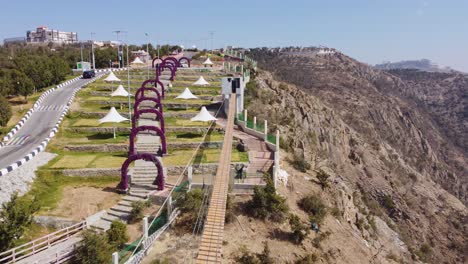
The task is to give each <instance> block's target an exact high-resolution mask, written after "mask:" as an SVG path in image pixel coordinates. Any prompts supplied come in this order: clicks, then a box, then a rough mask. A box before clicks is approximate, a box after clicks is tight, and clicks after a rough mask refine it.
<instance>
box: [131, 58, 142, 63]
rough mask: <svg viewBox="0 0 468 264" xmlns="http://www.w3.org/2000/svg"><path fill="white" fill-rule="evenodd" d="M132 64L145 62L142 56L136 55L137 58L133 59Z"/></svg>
mask: <svg viewBox="0 0 468 264" xmlns="http://www.w3.org/2000/svg"><path fill="white" fill-rule="evenodd" d="M132 64H144V62H143V61H141V60H140V57H136V58H135V59H134V60H133V61H132Z"/></svg>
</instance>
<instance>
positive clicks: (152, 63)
mask: <svg viewBox="0 0 468 264" xmlns="http://www.w3.org/2000/svg"><path fill="white" fill-rule="evenodd" d="M156 60H160V61H161V63H162V62H163V60H162V59H160V58H159V57H156V58H154V59H153V61H152V62H151V68H154V62H155V61H156ZM157 64H159V63H157Z"/></svg>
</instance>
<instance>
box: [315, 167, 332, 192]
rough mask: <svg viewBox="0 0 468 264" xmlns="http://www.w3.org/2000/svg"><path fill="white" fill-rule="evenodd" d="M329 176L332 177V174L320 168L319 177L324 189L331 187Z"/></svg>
mask: <svg viewBox="0 0 468 264" xmlns="http://www.w3.org/2000/svg"><path fill="white" fill-rule="evenodd" d="M328 178H330V175H329V174H328V173H326V172H325V171H324V170H322V169H320V170H319V171H318V172H317V179H318V180H319V184H320V186H322V189H326V188H328V187H329V182H328Z"/></svg>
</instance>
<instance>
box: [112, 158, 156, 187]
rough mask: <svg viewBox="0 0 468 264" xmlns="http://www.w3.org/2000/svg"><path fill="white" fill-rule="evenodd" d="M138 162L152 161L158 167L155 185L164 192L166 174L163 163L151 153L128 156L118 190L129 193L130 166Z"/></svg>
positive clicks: (123, 166) (121, 170) (123, 165)
mask: <svg viewBox="0 0 468 264" xmlns="http://www.w3.org/2000/svg"><path fill="white" fill-rule="evenodd" d="M136 160H144V161H150V162H153V163H154V165H156V168H157V169H158V175H157V177H156V179H155V182H154V184H156V185H157V186H158V189H159V190H164V172H163V167H162V164H161V161H160V160H159V159H158V157H157V156H156V155H154V154H150V153H141V154H134V155H129V156H128V158H127V159H126V160H125V162H124V163H123V164H122V168H121V169H120V183H119V185H118V186H117V189H120V190H122V191H124V192H127V191H128V178H129V177H128V166H130V164H131V163H132V162H134V161H136Z"/></svg>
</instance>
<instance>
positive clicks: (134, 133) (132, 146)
mask: <svg viewBox="0 0 468 264" xmlns="http://www.w3.org/2000/svg"><path fill="white" fill-rule="evenodd" d="M148 130H149V131H154V132H156V134H158V136H159V137H160V138H161V149H162V153H163V154H167V145H166V135H165V134H164V132H163V131H162V130H161V128H159V127H157V126H139V127H135V128H132V132H130V149H129V154H130V155H135V154H137V153H136V151H135V137H136V136H137V135H138V133H140V132H142V131H148Z"/></svg>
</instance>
